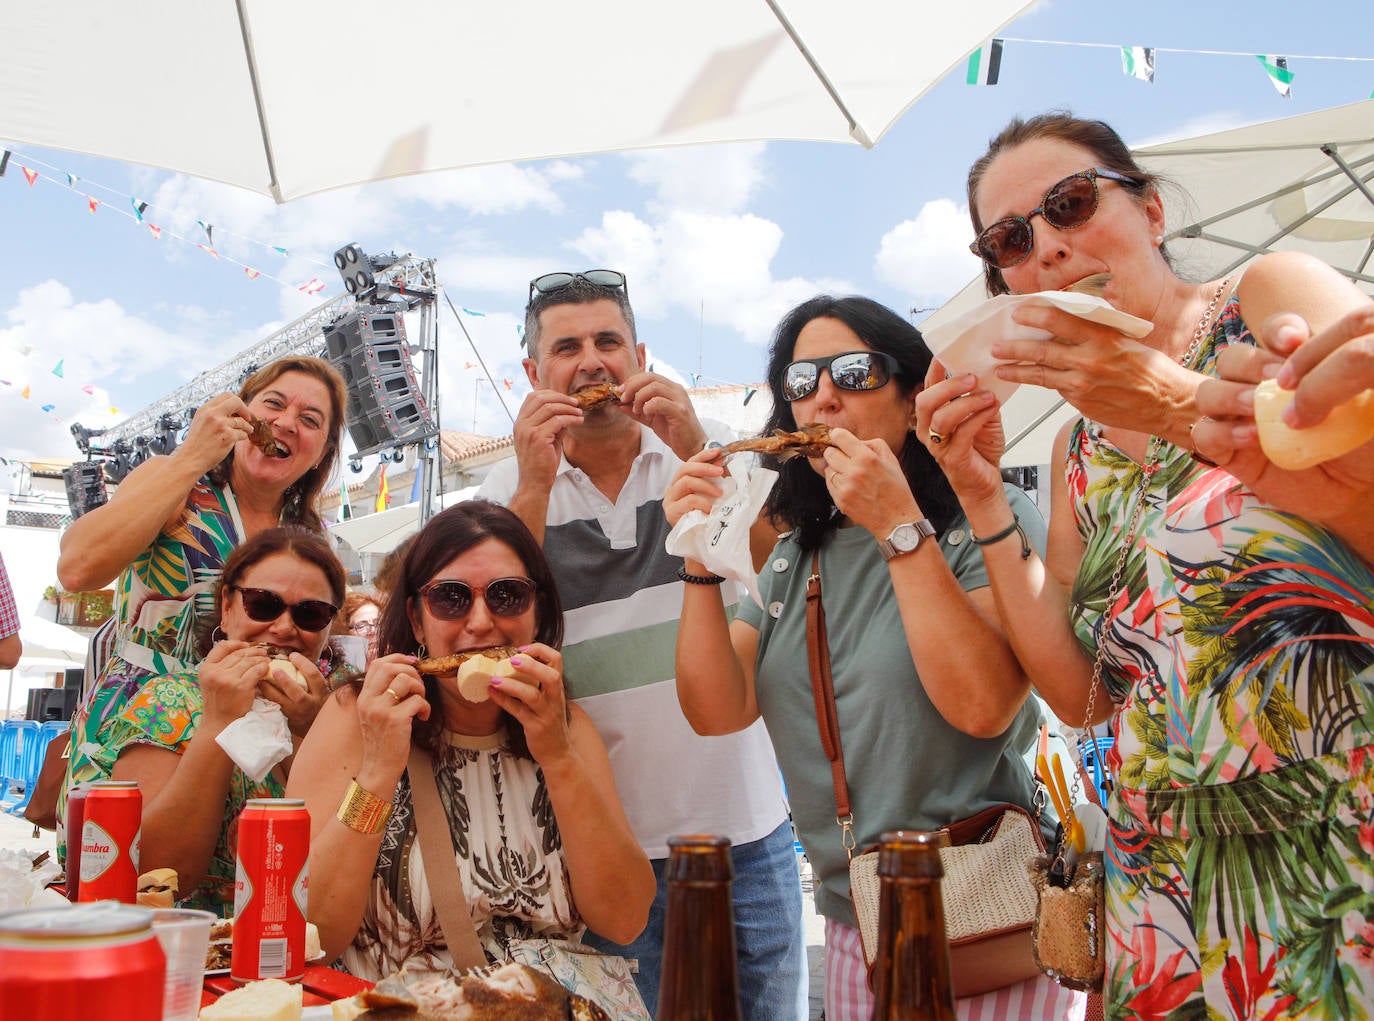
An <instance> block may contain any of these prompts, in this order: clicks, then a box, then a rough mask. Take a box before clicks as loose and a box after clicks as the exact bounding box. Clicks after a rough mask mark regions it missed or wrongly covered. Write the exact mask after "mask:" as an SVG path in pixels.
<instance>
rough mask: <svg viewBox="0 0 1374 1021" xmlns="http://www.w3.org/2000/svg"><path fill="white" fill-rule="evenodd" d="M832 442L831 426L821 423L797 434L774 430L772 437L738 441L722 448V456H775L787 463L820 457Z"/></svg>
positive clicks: (798, 430) (803, 428)
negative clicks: (748, 453) (795, 459)
mask: <svg viewBox="0 0 1374 1021" xmlns="http://www.w3.org/2000/svg"><path fill="white" fill-rule="evenodd" d="M831 446H834V444H833V443H831V442H830V426H828V425H822V424H821V423H819V422H812V423H811V424H809V425H804V426H802V427H801V428H800V429H797V430H796V431H795V432H788V431H787V430H786V429H774V430H773V435H772V436H759V437H755V438H754V439H751V440H736V441H735V442H734V443H727V444H725V446H723V447H721V448H720V453H721V456H722V457H724V456H726V455H728V454H742V453H745V452H751V453H755V454H773V455H774V456H776V457H777V458H778V459H779V460H782V461H787V460H790V459H791V458H794V457H820V456H821V455H822V454H823V453H825V448H826V447H831Z"/></svg>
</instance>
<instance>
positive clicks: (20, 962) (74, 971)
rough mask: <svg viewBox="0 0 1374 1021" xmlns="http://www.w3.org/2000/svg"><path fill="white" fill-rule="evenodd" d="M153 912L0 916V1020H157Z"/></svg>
mask: <svg viewBox="0 0 1374 1021" xmlns="http://www.w3.org/2000/svg"><path fill="white" fill-rule="evenodd" d="M152 924H153V913H152V912H151V911H149V910H147V909H146V908H136V907H133V906H131V905H127V904H117V903H115V902H114V901H108V900H107V901H102V902H101V903H99V904H78V905H76V906H75V907H63V908H57V909H53V908H37V909H33V908H21V909H20V910H18V911H10V912H6V913H4V914H0V1017H2V1018H6V1019H9V1018H14V1019H15V1021H19V1019H21V1018H22V1019H23V1021H71V1019H72V1018H88V1017H89V1018H100V1019H101V1021H160V1019H161V1017H162V992H163V978H164V975H165V973H166V967H167V966H166V963H165V962H166V957H165V956H164V955H163V951H162V947H161V946H160V945H159V944H158V941H157V937H155V936H154V935H153V930H152Z"/></svg>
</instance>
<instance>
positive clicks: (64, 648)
mask: <svg viewBox="0 0 1374 1021" xmlns="http://www.w3.org/2000/svg"><path fill="white" fill-rule="evenodd" d="M19 639H20V641H22V642H23V643H24V654H23V656H22V657H21V658H20V660H19V665H20V667H25V666H32V665H38V661H40V660H42V661H44V664H43V665H47V663H48V662H51V661H62V662H63V663H64V664H65V665H66V666H73V667H78V666H83V665H84V664H85V662H86V647H87V645H88V644H89V643H90V639H89V638H87V637H86V636H85V635H83V634H81V633H80V632H78V631H73V630H72V629H71V628H69V627H65V626H63V625H61V624H56V623H54V622H52V621H50V620H44V619H43V618H42V617H25V618H23V619H22V620H21V621H20V622H19Z"/></svg>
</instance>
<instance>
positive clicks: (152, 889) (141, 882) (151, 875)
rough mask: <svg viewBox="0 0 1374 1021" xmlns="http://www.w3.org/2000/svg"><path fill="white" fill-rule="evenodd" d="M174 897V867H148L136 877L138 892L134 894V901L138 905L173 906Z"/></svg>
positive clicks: (175, 897)
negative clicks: (148, 868) (147, 869)
mask: <svg viewBox="0 0 1374 1021" xmlns="http://www.w3.org/2000/svg"><path fill="white" fill-rule="evenodd" d="M176 899H177V870H176V869H150V870H149V871H147V872H145V873H143V875H141V876H139V877H138V892H137V893H136V894H135V895H134V903H136V904H138V905H139V906H140V907H145V908H170V907H175V906H176Z"/></svg>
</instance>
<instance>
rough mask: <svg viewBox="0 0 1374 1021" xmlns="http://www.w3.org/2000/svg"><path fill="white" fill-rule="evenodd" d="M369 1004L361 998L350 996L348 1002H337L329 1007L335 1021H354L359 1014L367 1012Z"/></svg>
mask: <svg viewBox="0 0 1374 1021" xmlns="http://www.w3.org/2000/svg"><path fill="white" fill-rule="evenodd" d="M367 1009H368V1008H367V1004H365V1003H364V1002H363V998H362V997H361V996H350V997H349V998H348V999H346V1000H335V1001H334V1002H333V1003H331V1004H330V1005H329V1010H330V1012H331V1013H332V1014H333V1015H334V1021H353V1019H354V1018H356V1017H357V1016H358V1015H359V1014H363V1013H366V1012H367Z"/></svg>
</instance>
